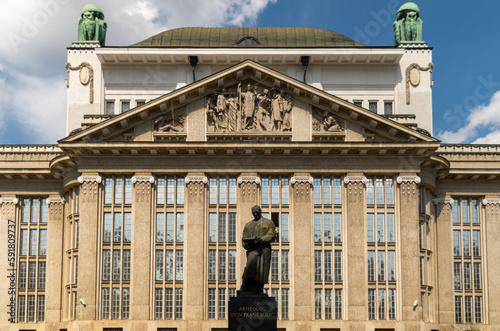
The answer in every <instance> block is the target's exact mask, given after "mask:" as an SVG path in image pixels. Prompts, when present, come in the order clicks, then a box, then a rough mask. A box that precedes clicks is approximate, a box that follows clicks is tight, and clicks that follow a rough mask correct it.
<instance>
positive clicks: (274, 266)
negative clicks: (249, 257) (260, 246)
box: [271, 250, 279, 280]
mask: <svg viewBox="0 0 500 331" xmlns="http://www.w3.org/2000/svg"><path fill="white" fill-rule="evenodd" d="M278 279H279V269H278V251H277V250H272V251H271V280H278Z"/></svg>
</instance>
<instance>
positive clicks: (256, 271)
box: [238, 205, 276, 295]
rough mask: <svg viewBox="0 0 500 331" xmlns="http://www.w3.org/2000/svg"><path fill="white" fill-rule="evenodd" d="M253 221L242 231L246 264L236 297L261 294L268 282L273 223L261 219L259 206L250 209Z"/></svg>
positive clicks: (273, 233)
mask: <svg viewBox="0 0 500 331" xmlns="http://www.w3.org/2000/svg"><path fill="white" fill-rule="evenodd" d="M252 215H253V217H254V219H253V220H252V221H250V222H248V223H247V224H245V227H244V229H243V237H242V243H243V248H244V249H245V250H246V251H247V263H246V266H245V270H244V271H243V277H242V278H243V282H242V285H241V288H240V290H239V291H238V295H255V294H263V289H264V284H266V283H267V282H268V280H269V270H270V267H271V243H272V242H273V241H274V237H275V236H276V227H275V225H274V222H273V221H271V220H269V219H267V218H263V217H262V211H261V209H260V206H257V205H256V206H253V207H252Z"/></svg>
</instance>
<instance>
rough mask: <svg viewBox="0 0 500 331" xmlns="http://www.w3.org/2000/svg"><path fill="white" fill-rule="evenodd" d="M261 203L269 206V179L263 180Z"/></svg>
mask: <svg viewBox="0 0 500 331" xmlns="http://www.w3.org/2000/svg"><path fill="white" fill-rule="evenodd" d="M261 201H262V204H263V205H268V204H269V178H262V183H261Z"/></svg>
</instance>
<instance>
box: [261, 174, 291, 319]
mask: <svg viewBox="0 0 500 331" xmlns="http://www.w3.org/2000/svg"><path fill="white" fill-rule="evenodd" d="M289 182H290V180H289V178H288V177H285V176H262V177H261V206H262V216H263V217H265V218H268V219H270V220H272V221H273V222H274V225H275V226H276V238H275V240H274V243H272V244H271V247H272V253H271V272H270V283H269V284H266V291H268V293H269V295H271V296H273V297H274V298H275V299H276V302H278V318H279V319H282V320H287V319H289V318H290V310H289V305H288V302H289V289H290V270H291V265H290V262H291V256H292V255H291V253H290V249H291V247H290V224H291V223H290V222H291V220H290V209H289V206H290V201H289V200H290V186H289Z"/></svg>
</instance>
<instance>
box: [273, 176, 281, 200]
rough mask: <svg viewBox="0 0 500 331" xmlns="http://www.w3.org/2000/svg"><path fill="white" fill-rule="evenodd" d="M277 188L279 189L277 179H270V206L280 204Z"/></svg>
mask: <svg viewBox="0 0 500 331" xmlns="http://www.w3.org/2000/svg"><path fill="white" fill-rule="evenodd" d="M279 187H280V181H279V178H272V179H271V204H272V205H278V204H279V203H280V200H279Z"/></svg>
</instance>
